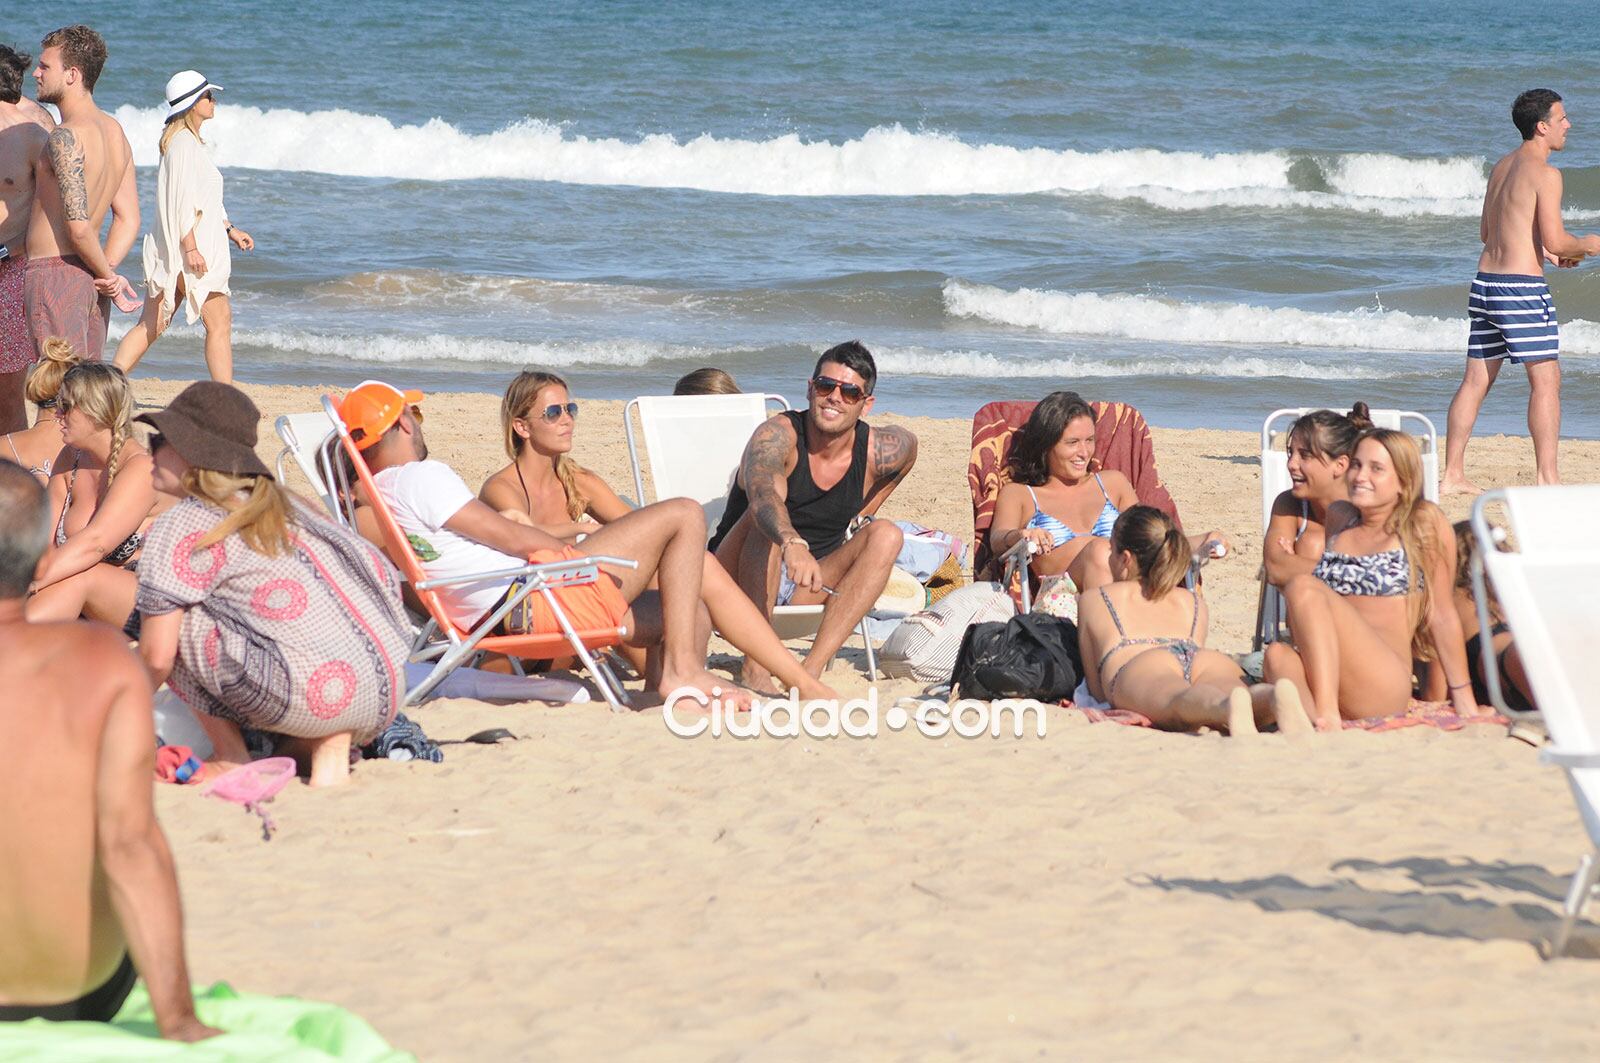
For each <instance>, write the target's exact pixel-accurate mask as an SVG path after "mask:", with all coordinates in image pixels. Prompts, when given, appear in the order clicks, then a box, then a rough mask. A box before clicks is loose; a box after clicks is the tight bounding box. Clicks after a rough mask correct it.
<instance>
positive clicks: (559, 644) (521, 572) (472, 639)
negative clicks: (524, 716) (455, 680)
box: [322, 395, 639, 712]
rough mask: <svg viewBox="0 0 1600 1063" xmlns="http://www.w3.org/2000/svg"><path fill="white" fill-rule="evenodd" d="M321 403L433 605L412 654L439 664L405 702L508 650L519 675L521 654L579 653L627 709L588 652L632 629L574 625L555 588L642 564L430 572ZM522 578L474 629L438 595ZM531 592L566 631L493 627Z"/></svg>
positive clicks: (403, 570) (339, 471) (393, 544)
mask: <svg viewBox="0 0 1600 1063" xmlns="http://www.w3.org/2000/svg"><path fill="white" fill-rule="evenodd" d="M322 408H323V409H324V410H325V411H326V413H327V417H328V420H329V421H331V422H332V423H333V426H334V431H335V433H336V434H337V435H338V439H339V445H340V446H342V447H343V448H344V451H345V454H346V455H348V457H349V458H350V462H349V464H350V466H351V467H353V468H354V470H355V475H356V479H357V482H358V483H359V485H360V487H361V488H362V491H363V493H364V494H365V495H366V498H367V500H368V501H370V503H371V507H372V512H373V514H374V515H375V516H376V517H377V520H378V527H379V529H380V531H381V532H382V535H383V545H384V552H385V553H387V554H388V555H389V559H390V560H391V561H393V562H394V563H395V565H396V567H398V568H399V569H400V574H401V575H402V576H404V577H405V579H406V582H408V583H410V584H411V587H412V589H413V590H414V591H416V594H417V598H418V599H419V600H420V601H421V602H422V604H423V606H424V607H425V608H426V609H427V611H428V622H427V623H426V624H425V625H424V626H423V629H422V631H421V632H420V633H419V634H418V635H417V638H416V641H415V642H414V643H413V644H412V647H411V660H412V661H413V662H419V661H434V662H435V663H434V666H433V670H432V671H431V672H430V673H429V674H428V677H427V678H426V679H425V680H423V681H422V682H421V683H419V684H418V685H416V686H414V687H412V688H411V690H410V691H409V692H407V694H406V700H405V703H406V704H407V705H415V704H417V703H418V702H420V701H422V700H423V699H424V698H426V697H427V696H428V694H429V693H430V692H431V691H432V690H433V689H434V687H436V686H438V685H439V684H440V683H441V682H443V681H444V679H445V678H446V677H447V676H448V675H449V674H450V673H451V672H452V671H454V670H455V669H456V668H458V667H460V666H462V665H463V664H467V663H468V662H470V661H472V660H475V659H477V658H478V657H479V656H480V655H482V654H484V653H503V654H505V655H506V656H507V657H509V658H510V659H511V664H512V667H513V668H514V669H515V670H516V671H517V673H518V674H519V675H520V674H521V673H522V666H521V660H522V659H524V658H526V659H530V660H553V659H555V658H560V657H566V656H568V655H569V654H576V655H577V657H578V659H579V660H580V661H582V662H583V666H584V668H585V669H586V670H587V671H588V672H589V674H590V676H592V677H593V678H594V681H595V685H596V686H598V687H599V688H600V693H601V694H602V695H603V696H604V697H605V699H606V702H607V703H608V704H609V705H610V706H611V709H612V711H613V712H621V711H622V710H623V708H624V705H623V703H622V697H623V692H622V684H621V683H620V682H619V681H618V680H617V677H616V675H615V674H614V673H613V672H612V671H611V668H610V666H609V665H607V664H606V662H605V659H604V657H603V656H596V655H595V654H592V653H591V652H590V651H591V650H597V649H604V648H606V647H610V646H615V645H617V644H618V643H620V642H621V641H622V640H623V639H624V638H625V637H626V636H627V630H626V629H625V628H622V627H606V628H595V629H582V630H579V629H575V628H574V627H573V626H572V622H571V621H570V620H569V619H568V618H567V613H566V610H565V609H563V608H562V606H561V602H560V599H559V598H558V597H557V595H556V593H555V591H556V589H557V588H559V587H563V586H576V585H580V584H584V583H593V582H594V581H595V580H597V579H602V578H609V577H606V576H605V575H604V573H602V572H601V571H600V566H601V565H602V564H607V565H615V566H618V567H621V568H638V567H639V563H638V562H637V561H630V560H628V559H627V558H622V557H605V556H593V557H584V558H579V559H576V560H571V561H557V562H552V563H549V564H540V565H523V566H520V567H517V568H507V569H505V570H503V571H500V572H475V573H472V574H470V575H466V576H457V577H454V578H450V579H429V578H428V574H427V573H426V572H424V571H423V569H422V565H421V563H420V562H419V561H418V560H417V555H416V553H415V552H414V551H413V550H412V548H411V544H410V542H409V541H408V540H407V539H406V535H405V532H403V531H402V530H401V529H400V525H399V524H398V523H396V521H395V519H394V514H393V513H391V512H390V511H389V507H388V506H387V505H386V504H385V503H384V501H383V496H382V495H381V494H379V493H378V487H377V484H375V483H374V482H373V480H372V473H371V472H369V471H368V469H367V463H366V460H365V459H364V458H363V457H362V455H361V451H359V450H358V449H356V444H355V441H354V440H353V439H351V438H350V432H349V430H348V429H346V428H345V426H344V422H343V421H341V420H340V419H339V411H338V406H337V405H336V404H335V403H334V400H333V398H332V397H331V396H327V395H324V396H323V398H322ZM333 464H334V470H333V471H334V473H335V475H336V477H337V479H336V482H335V486H336V491H335V492H334V493H335V494H336V495H337V496H338V497H340V498H343V499H346V500H350V506H351V511H350V512H347V513H346V514H345V523H346V524H348V525H349V526H350V527H355V518H354V512H353V508H354V502H353V499H354V498H355V492H354V490H353V489H352V488H353V486H354V485H352V484H350V483H349V482H348V481H347V480H346V479H345V469H344V464H343V463H333ZM521 578H526V582H525V583H524V584H523V586H522V587H521V589H520V590H519V591H518V592H517V593H516V594H512V595H508V596H507V598H506V600H505V601H503V602H502V603H501V604H500V606H499V608H497V609H495V610H494V611H493V612H491V613H490V614H489V615H488V616H487V617H485V618H484V619H482V620H480V621H479V622H478V624H477V626H475V627H473V628H471V629H470V630H469V629H467V628H463V627H461V626H460V625H458V624H457V623H456V622H455V621H454V620H452V619H451V618H450V615H449V613H447V612H446V611H445V608H444V603H443V602H441V601H440V600H439V594H438V590H439V588H440V587H445V586H449V585H450V584H452V583H476V582H481V581H483V580H485V579H495V580H499V579H504V580H505V581H506V583H507V584H508V585H509V584H510V583H511V581H512V580H514V579H521ZM530 594H541V595H543V596H544V599H545V602H546V603H547V604H548V605H549V607H550V611H551V613H552V614H553V615H554V616H555V618H556V622H557V623H558V624H560V626H561V630H560V631H559V632H556V633H554V634H540V635H501V634H496V633H495V631H496V629H497V628H498V627H499V626H500V622H501V621H502V620H503V619H505V618H506V616H508V615H509V614H510V613H511V611H512V610H513V609H515V608H517V606H519V605H521V604H522V601H523V600H524V599H525V598H527V597H528V596H529V595H530Z"/></svg>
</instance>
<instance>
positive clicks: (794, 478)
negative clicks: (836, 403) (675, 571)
mask: <svg viewBox="0 0 1600 1063" xmlns="http://www.w3.org/2000/svg"><path fill="white" fill-rule="evenodd" d="M781 416H783V417H787V418H788V419H789V423H790V424H791V425H793V426H794V434H795V441H796V446H797V447H798V448H799V459H798V460H797V461H796V462H795V463H794V471H793V472H791V473H790V474H789V498H788V502H787V505H786V508H787V509H788V511H789V521H790V523H792V524H793V525H794V530H795V531H796V532H797V533H799V535H800V537H801V538H802V539H804V540H805V541H806V547H807V548H808V549H810V551H811V556H812V557H815V558H818V559H821V558H824V557H827V556H828V555H829V554H831V553H833V552H834V551H835V550H837V549H839V547H840V546H842V545H844V533H845V531H846V529H848V528H849V527H850V522H851V521H852V520H854V519H855V516H856V514H857V513H860V512H861V504H862V502H864V501H865V500H866V487H867V439H868V436H869V434H870V433H871V431H872V430H871V429H870V428H868V427H867V425H866V424H865V423H864V422H862V421H857V422H856V442H855V447H854V449H853V450H852V451H851V453H850V468H849V469H848V470H847V471H846V472H845V474H844V475H843V476H841V477H840V478H839V482H838V483H836V484H834V485H833V486H832V487H830V488H828V490H826V491H824V490H822V489H820V488H819V487H817V485H816V484H815V483H813V482H812V480H811V462H810V461H808V460H807V459H806V446H805V441H806V411H804V410H785V411H784V412H783V413H782V414H781ZM749 508H750V496H749V495H747V494H746V493H745V490H744V488H743V487H741V486H740V485H739V483H738V481H737V480H735V481H734V484H733V490H732V491H730V492H728V508H727V509H726V510H724V511H723V514H722V521H721V522H720V523H719V524H718V525H717V533H716V534H715V535H713V536H712V537H711V544H710V549H711V550H713V551H715V550H716V548H717V547H718V546H720V545H721V544H722V540H723V537H724V536H726V535H727V534H728V531H729V529H731V528H732V527H733V526H734V525H735V524H737V523H738V522H739V518H740V517H742V516H744V513H745V510H747V509H749Z"/></svg>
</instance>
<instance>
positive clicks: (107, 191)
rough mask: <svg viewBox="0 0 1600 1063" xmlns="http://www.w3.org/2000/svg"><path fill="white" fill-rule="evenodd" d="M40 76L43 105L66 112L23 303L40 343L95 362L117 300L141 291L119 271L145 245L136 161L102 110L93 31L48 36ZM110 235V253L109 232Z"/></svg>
mask: <svg viewBox="0 0 1600 1063" xmlns="http://www.w3.org/2000/svg"><path fill="white" fill-rule="evenodd" d="M43 43H44V49H43V51H41V52H40V53H39V65H38V67H37V68H36V69H35V70H34V72H33V77H34V80H35V81H36V82H37V83H38V86H39V99H40V100H42V101H44V102H45V103H53V104H55V105H56V106H57V107H58V108H60V110H61V125H59V126H58V127H57V128H56V129H55V131H54V132H52V133H51V134H50V150H49V151H48V153H47V154H46V157H45V158H44V160H43V161H41V162H40V164H39V168H38V170H37V171H36V174H35V180H36V183H37V188H36V190H35V193H34V197H33V217H32V219H31V221H30V223H29V225H28V273H27V279H26V285H25V291H24V300H25V301H26V303H27V308H28V325H29V327H30V328H31V329H32V330H33V342H34V344H35V345H36V346H40V345H42V344H43V343H44V341H45V340H47V339H49V338H50V337H51V336H61V337H63V338H65V339H66V340H67V342H68V343H71V344H72V346H73V347H74V348H76V349H77V350H78V351H79V352H80V353H82V354H83V356H84V357H85V358H87V359H89V360H90V361H99V360H100V357H101V355H102V354H103V353H104V352H105V345H106V328H107V326H108V325H109V324H110V319H111V298H112V297H113V296H115V295H116V294H118V292H119V291H121V292H123V293H124V295H125V296H126V297H127V298H130V299H131V298H133V297H134V296H133V290H132V287H131V286H129V285H128V283H127V281H126V280H124V279H123V278H121V277H119V276H117V273H116V267H117V264H118V263H120V262H121V261H122V259H123V257H124V256H125V255H127V253H128V250H129V248H131V247H133V241H134V237H136V236H138V235H139V191H138V189H137V188H136V187H134V168H133V151H132V149H130V148H129V147H128V138H127V137H126V136H124V135H123V132H122V127H121V126H120V125H118V124H117V120H116V119H115V118H112V117H111V116H110V115H108V114H106V113H105V112H104V111H102V110H100V108H99V107H97V106H95V102H94V96H93V92H94V84H95V82H96V81H97V80H98V79H99V77H100V71H101V69H102V68H103V67H104V66H105V63H106V42H105V41H103V40H101V39H100V35H99V34H98V33H96V32H95V31H94V30H92V29H90V28H89V27H88V26H68V27H66V28H65V29H59V30H56V31H55V32H53V33H51V34H49V35H48V36H47V37H45V39H44V42H43ZM107 210H110V212H111V228H110V229H109V230H108V231H107V232H106V242H105V246H104V247H102V246H101V244H100V226H101V224H102V223H103V222H104V221H105V217H106V211H107Z"/></svg>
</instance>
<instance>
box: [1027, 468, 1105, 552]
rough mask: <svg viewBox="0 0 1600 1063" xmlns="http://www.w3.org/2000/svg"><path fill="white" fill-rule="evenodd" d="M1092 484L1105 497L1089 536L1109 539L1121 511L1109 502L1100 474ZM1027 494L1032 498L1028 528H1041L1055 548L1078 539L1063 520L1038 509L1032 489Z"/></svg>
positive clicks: (1036, 496)
mask: <svg viewBox="0 0 1600 1063" xmlns="http://www.w3.org/2000/svg"><path fill="white" fill-rule="evenodd" d="M1094 482H1095V483H1097V484H1099V485H1100V493H1101V494H1102V495H1105V499H1106V504H1105V505H1103V506H1101V507H1100V515H1099V516H1098V517H1096V518H1095V519H1094V527H1093V528H1090V529H1089V534H1090V535H1092V536H1094V537H1095V538H1097V539H1109V538H1111V526H1112V525H1113V524H1115V523H1116V522H1117V518H1118V517H1119V516H1121V515H1122V511H1121V510H1119V509H1117V507H1116V506H1115V505H1113V504H1112V502H1111V496H1110V495H1109V494H1107V493H1106V485H1105V484H1104V483H1103V482H1102V481H1101V479H1100V474H1099V473H1095V474H1094ZM1028 494H1029V496H1030V497H1032V498H1033V516H1031V517H1029V518H1028V527H1030V528H1043V529H1044V530H1045V531H1047V532H1049V533H1050V541H1051V542H1052V543H1054V544H1055V545H1056V546H1060V545H1061V544H1062V543H1070V542H1071V541H1072V540H1074V539H1076V538H1077V537H1078V534H1079V533H1078V532H1075V531H1073V530H1072V529H1071V528H1069V527H1067V523H1066V521H1064V520H1060V519H1058V518H1056V517H1052V516H1051V515H1050V514H1048V513H1046V512H1045V511H1044V510H1042V509H1040V508H1039V496H1038V495H1036V494H1034V493H1033V488H1031V487H1030V488H1028Z"/></svg>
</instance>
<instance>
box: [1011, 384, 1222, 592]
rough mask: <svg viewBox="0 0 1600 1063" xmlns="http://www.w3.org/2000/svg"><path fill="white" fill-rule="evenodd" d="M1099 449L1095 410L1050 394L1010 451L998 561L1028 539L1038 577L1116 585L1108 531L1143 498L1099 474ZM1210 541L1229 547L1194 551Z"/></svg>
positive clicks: (1085, 585) (1113, 476)
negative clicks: (1033, 547)
mask: <svg viewBox="0 0 1600 1063" xmlns="http://www.w3.org/2000/svg"><path fill="white" fill-rule="evenodd" d="M1094 445H1095V416H1094V408H1093V407H1092V406H1090V405H1089V404H1088V403H1087V402H1085V401H1084V400H1083V399H1082V398H1081V397H1080V396H1079V395H1078V394H1077V393H1076V392H1073V391H1055V392H1051V393H1050V394H1049V395H1047V396H1045V398H1044V399H1043V400H1042V401H1041V402H1040V403H1039V405H1037V406H1035V407H1034V408H1033V413H1032V414H1030V415H1029V417H1028V423H1027V424H1025V425H1023V426H1022V430H1021V431H1020V432H1018V433H1017V440H1016V443H1015V444H1014V445H1013V446H1012V448H1011V481H1012V482H1011V483H1008V484H1006V485H1005V486H1004V487H1002V488H1001V489H1000V494H999V496H998V497H997V498H996V499H995V507H994V523H993V524H992V525H991V526H990V528H989V548H990V549H991V550H993V551H994V553H995V556H997V557H998V556H999V555H1001V554H1003V553H1005V552H1006V551H1007V550H1009V549H1011V548H1012V547H1014V546H1016V545H1017V543H1018V542H1020V541H1021V540H1023V539H1031V540H1032V541H1033V543H1034V544H1035V545H1036V546H1037V547H1038V551H1039V552H1038V555H1037V556H1036V557H1035V558H1034V559H1033V562H1032V569H1033V573H1034V575H1036V576H1040V577H1051V576H1062V575H1065V576H1067V577H1068V578H1070V579H1071V580H1072V583H1073V585H1074V586H1075V587H1076V588H1077V589H1078V590H1079V591H1091V590H1094V589H1095V588H1096V587H1099V586H1101V585H1102V584H1105V583H1110V582H1111V579H1112V576H1111V567H1110V563H1111V539H1110V536H1111V526H1112V523H1113V522H1114V521H1115V520H1116V519H1117V515H1118V514H1119V513H1121V512H1123V511H1124V510H1126V509H1128V508H1129V507H1130V506H1135V505H1138V503H1139V496H1138V495H1137V494H1135V493H1134V490H1133V484H1132V483H1130V482H1129V481H1128V478H1127V477H1126V476H1124V475H1123V474H1122V473H1120V472H1116V471H1113V470H1100V469H1099V468H1098V462H1096V461H1095V457H1094ZM1079 529H1082V530H1079ZM1207 540H1214V541H1217V542H1219V543H1226V541H1227V540H1226V539H1224V538H1223V536H1222V534H1221V533H1220V532H1215V531H1213V532H1208V533H1207V534H1206V535H1203V536H1197V537H1195V538H1194V539H1192V540H1191V548H1198V547H1199V545H1200V544H1201V543H1202V542H1204V541H1207Z"/></svg>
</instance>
